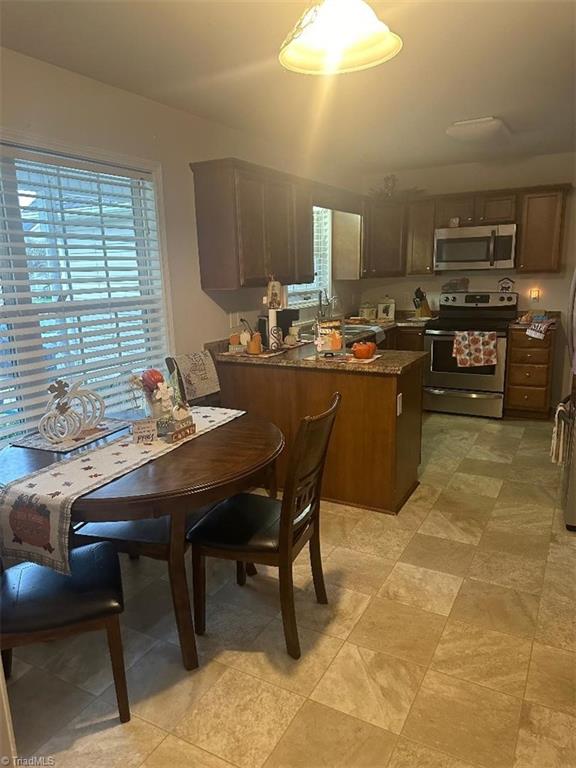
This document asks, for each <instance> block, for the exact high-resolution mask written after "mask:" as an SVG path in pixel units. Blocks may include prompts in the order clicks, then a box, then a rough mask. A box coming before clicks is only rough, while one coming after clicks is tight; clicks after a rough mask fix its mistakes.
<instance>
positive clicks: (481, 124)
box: [446, 117, 512, 143]
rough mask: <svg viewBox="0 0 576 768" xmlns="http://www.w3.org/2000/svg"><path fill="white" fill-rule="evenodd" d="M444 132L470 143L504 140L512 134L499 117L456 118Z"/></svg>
mask: <svg viewBox="0 0 576 768" xmlns="http://www.w3.org/2000/svg"><path fill="white" fill-rule="evenodd" d="M446 133H447V134H448V136H450V137H451V138H453V139H457V140H458V141H465V142H470V143H474V142H475V143H482V142H491V141H498V140H500V141H504V140H506V139H509V138H510V136H511V135H512V134H511V133H510V129H509V128H508V126H507V125H506V123H505V122H504V120H501V119H500V118H499V117H477V118H475V119H474V120H458V122H456V123H452V125H449V126H448V128H446Z"/></svg>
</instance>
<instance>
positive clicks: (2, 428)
mask: <svg viewBox="0 0 576 768" xmlns="http://www.w3.org/2000/svg"><path fill="white" fill-rule="evenodd" d="M166 329H167V322H166V307H165V299H164V285H163V276H162V262H161V254H160V246H159V236H158V221H157V216H156V199H155V191H154V181H153V178H152V174H150V173H147V172H139V171H138V172H135V171H134V170H133V169H127V168H126V169H122V168H117V167H112V166H108V165H101V166H100V165H95V164H94V163H93V162H89V161H86V162H84V161H82V160H78V159H75V158H66V157H62V156H61V155H54V156H53V155H49V154H43V153H37V152H35V153H32V152H28V151H26V150H23V149H19V148H14V147H7V146H6V147H4V146H2V147H1V155H0V445H2V444H4V443H6V442H8V441H9V440H10V439H11V438H12V439H13V438H14V437H17V436H18V435H21V434H23V433H25V432H27V431H29V430H31V429H32V428H33V427H35V426H36V424H37V423H38V421H39V419H40V418H41V416H42V414H43V413H44V410H45V406H46V403H47V400H48V393H47V388H48V386H49V384H50V383H51V382H52V381H53V380H54V379H56V378H63V379H67V380H69V381H71V382H72V381H78V380H81V381H83V382H85V384H86V385H87V386H89V387H90V388H92V389H94V390H95V391H96V392H98V393H99V394H101V395H102V396H103V397H104V398H105V400H106V404H107V408H108V412H109V413H113V412H114V411H118V410H122V409H123V408H129V407H132V406H133V398H132V396H131V393H130V389H129V385H128V382H129V377H130V374H131V373H133V372H137V371H141V370H142V369H143V368H147V367H150V366H154V367H159V366H162V365H163V362H164V356H165V354H166V348H167V338H166Z"/></svg>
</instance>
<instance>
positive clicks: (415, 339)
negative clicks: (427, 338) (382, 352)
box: [397, 328, 424, 352]
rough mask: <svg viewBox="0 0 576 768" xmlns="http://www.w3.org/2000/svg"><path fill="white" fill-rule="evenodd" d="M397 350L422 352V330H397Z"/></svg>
mask: <svg viewBox="0 0 576 768" xmlns="http://www.w3.org/2000/svg"><path fill="white" fill-rule="evenodd" d="M397 339H398V340H397V349H403V350H410V351H412V352H423V351H424V328H398V337H397Z"/></svg>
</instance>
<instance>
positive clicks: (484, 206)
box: [475, 193, 516, 224]
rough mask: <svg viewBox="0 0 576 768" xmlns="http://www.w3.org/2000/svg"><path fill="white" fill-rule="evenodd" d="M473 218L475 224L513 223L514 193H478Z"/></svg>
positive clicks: (514, 217)
mask: <svg viewBox="0 0 576 768" xmlns="http://www.w3.org/2000/svg"><path fill="white" fill-rule="evenodd" d="M475 218H476V224H513V223H514V222H515V221H516V195H513V194H507V193H504V194H488V195H478V196H477V197H476V203H475Z"/></svg>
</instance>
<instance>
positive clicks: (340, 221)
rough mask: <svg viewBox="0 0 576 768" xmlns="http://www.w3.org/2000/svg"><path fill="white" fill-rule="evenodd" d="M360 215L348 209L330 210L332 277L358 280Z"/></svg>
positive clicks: (360, 237) (360, 238)
mask: <svg viewBox="0 0 576 768" xmlns="http://www.w3.org/2000/svg"><path fill="white" fill-rule="evenodd" d="M361 231H362V217H361V216H360V215H359V214H358V213H349V212H348V211H332V277H333V278H334V280H358V278H359V277H360V247H361V240H362V236H361V235H362V232H361Z"/></svg>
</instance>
